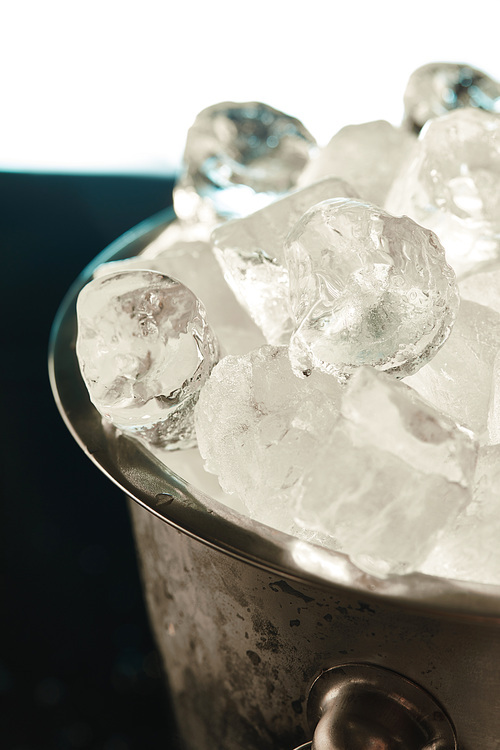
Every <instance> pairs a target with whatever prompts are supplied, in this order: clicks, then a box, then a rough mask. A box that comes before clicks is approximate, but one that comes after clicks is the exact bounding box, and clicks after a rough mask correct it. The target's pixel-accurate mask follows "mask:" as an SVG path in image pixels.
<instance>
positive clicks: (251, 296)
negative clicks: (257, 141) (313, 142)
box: [212, 178, 356, 345]
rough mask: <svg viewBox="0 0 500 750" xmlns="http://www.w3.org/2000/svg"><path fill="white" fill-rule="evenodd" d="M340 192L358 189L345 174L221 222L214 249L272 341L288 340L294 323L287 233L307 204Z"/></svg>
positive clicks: (350, 194)
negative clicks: (290, 296) (285, 248)
mask: <svg viewBox="0 0 500 750" xmlns="http://www.w3.org/2000/svg"><path fill="white" fill-rule="evenodd" d="M337 196H347V197H353V196H354V197H355V196H356V194H355V191H354V190H353V189H352V188H351V187H350V186H349V185H347V184H346V183H345V182H343V181H342V180H339V179H337V178H327V179H326V180H321V181H320V182H317V183H315V184H313V185H310V186H308V187H306V188H303V189H302V190H297V191H295V192H293V193H291V194H290V195H288V196H286V197H285V198H281V199H280V200H277V201H275V202H274V203H272V204H271V205H269V206H267V207H266V208H262V209H261V210H260V211H256V212H255V213H253V214H251V215H250V216H247V217H245V218H243V219H234V220H233V221H228V222H226V223H225V224H221V225H220V226H219V227H217V229H215V230H214V232H213V234H212V242H213V245H214V252H215V255H216V257H217V260H218V261H219V263H220V266H221V268H222V269H223V271H224V277H225V279H226V281H227V283H228V284H229V286H230V287H231V289H232V290H233V292H234V294H235V295H236V297H237V298H238V299H239V301H240V302H241V304H242V305H243V307H244V308H245V309H246V310H247V311H248V313H249V315H251V317H252V318H253V320H254V321H255V322H256V324H257V325H258V326H259V327H260V329H261V330H262V332H263V333H264V335H265V337H266V340H267V342H268V343H269V344H275V345H278V344H286V343H288V341H289V339H290V334H291V332H292V330H293V327H294V322H293V319H292V313H291V310H290V304H289V283H288V269H287V267H286V260H285V254H284V249H283V242H284V240H285V237H286V236H287V234H288V232H289V231H290V229H291V228H292V227H293V226H294V224H295V223H296V222H297V221H298V220H299V219H300V217H301V216H302V215H303V214H304V213H305V211H307V209H309V208H311V206H314V205H315V204H316V203H319V202H320V201H323V200H326V199H327V198H334V197H337Z"/></svg>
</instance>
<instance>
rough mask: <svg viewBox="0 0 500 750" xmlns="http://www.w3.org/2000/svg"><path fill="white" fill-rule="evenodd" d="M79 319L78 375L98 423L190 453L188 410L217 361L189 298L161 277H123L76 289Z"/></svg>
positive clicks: (198, 309) (201, 314) (132, 273)
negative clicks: (98, 416) (97, 414)
mask: <svg viewBox="0 0 500 750" xmlns="http://www.w3.org/2000/svg"><path fill="white" fill-rule="evenodd" d="M77 319H78V338H77V344H76V351H77V356H78V360H79V363H80V369H81V372H82V376H83V379H84V381H85V384H86V386H87V389H88V391H89V395H90V399H91V401H92V403H93V404H94V406H95V407H96V408H97V410H98V411H99V412H100V413H101V414H102V416H103V417H104V418H105V419H106V420H107V421H109V422H111V423H112V424H114V425H115V426H116V427H118V428H120V429H121V430H123V431H126V432H130V433H133V434H134V435H135V436H137V437H138V438H141V439H143V440H145V441H150V442H154V443H158V444H161V445H163V446H165V447H168V448H179V447H189V446H192V445H194V444H195V435H194V417H193V410H194V405H195V403H196V401H197V399H198V395H199V390H200V388H201V386H202V385H203V383H204V382H205V380H206V379H207V378H208V376H209V374H210V371H211V369H212V367H213V366H214V364H215V363H216V362H217V359H218V344H217V340H216V338H215V336H214V334H213V333H212V331H211V329H210V327H209V326H208V324H207V322H206V316H205V310H204V308H203V306H202V304H201V303H200V302H199V300H198V299H197V298H196V297H195V295H194V294H193V293H192V292H191V291H190V290H189V289H187V287H185V286H184V285H183V284H181V283H180V282H178V281H175V280H174V279H171V278H169V277H168V276H165V275H163V274H160V273H155V272H153V271H145V270H129V271H123V272H121V273H117V274H114V275H110V276H104V277H103V278H99V279H94V280H93V281H91V282H90V283H89V284H87V286H85V287H84V288H83V289H82V291H81V292H80V295H79V297H78V302H77Z"/></svg>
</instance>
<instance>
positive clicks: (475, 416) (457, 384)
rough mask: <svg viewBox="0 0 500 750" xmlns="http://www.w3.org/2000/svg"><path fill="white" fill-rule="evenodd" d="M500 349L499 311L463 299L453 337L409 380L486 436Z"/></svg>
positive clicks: (410, 383)
mask: <svg viewBox="0 0 500 750" xmlns="http://www.w3.org/2000/svg"><path fill="white" fill-rule="evenodd" d="M499 349H500V314H499V313H497V312H495V311H494V310H490V308H488V307H483V305H478V304H477V303H475V302H469V301H468V300H462V302H461V304H460V310H459V312H458V315H457V319H456V321H455V325H454V327H453V331H452V332H451V335H450V337H449V339H448V341H447V342H446V343H445V345H444V346H443V348H442V349H441V350H440V351H439V352H438V353H437V354H436V355H435V356H434V357H433V359H431V360H430V361H429V362H428V364H426V365H425V367H422V369H421V370H419V372H417V373H415V374H414V375H412V376H411V377H409V378H407V379H406V380H405V382H406V383H407V384H408V385H411V386H412V388H415V390H417V391H418V392H419V393H420V394H421V395H422V396H423V397H424V398H426V399H427V400H428V401H430V402H431V403H432V404H434V405H435V406H436V407H437V408H438V409H441V410H442V411H445V412H446V413H447V414H449V415H450V416H451V417H452V418H453V419H455V420H456V421H457V422H459V423H460V424H462V425H464V426H465V427H468V428H469V429H471V430H473V431H474V432H475V433H476V434H477V435H478V436H479V437H481V438H482V439H484V438H485V433H486V429H487V422H488V410H489V404H490V397H491V389H492V385H493V366H494V362H495V357H496V354H497V352H498V350H499Z"/></svg>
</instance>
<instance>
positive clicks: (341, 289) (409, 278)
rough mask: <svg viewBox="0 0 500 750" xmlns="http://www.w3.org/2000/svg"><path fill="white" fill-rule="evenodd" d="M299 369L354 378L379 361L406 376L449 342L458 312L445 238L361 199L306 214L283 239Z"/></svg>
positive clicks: (380, 365) (294, 351) (295, 359)
mask: <svg viewBox="0 0 500 750" xmlns="http://www.w3.org/2000/svg"><path fill="white" fill-rule="evenodd" d="M285 250H286V256H287V263H288V270H289V274H290V300H291V307H292V311H293V313H294V316H295V319H296V330H295V332H294V334H293V335H292V338H291V341H290V357H291V361H292V365H293V367H294V371H295V372H297V373H301V372H304V373H307V372H309V371H310V370H311V369H312V368H319V369H321V370H324V371H325V372H329V373H333V374H335V375H336V376H337V377H339V378H341V379H346V378H347V377H348V376H349V375H350V374H351V373H352V372H353V371H354V369H355V368H356V367H360V366H361V365H372V366H374V367H377V368H378V369H380V370H385V371H387V372H391V373H393V374H394V375H396V376H397V377H403V376H404V375H407V374H409V373H411V372H415V371H416V370H417V369H418V368H419V367H421V366H422V365H423V364H424V363H425V362H426V361H427V360H428V359H429V358H430V357H432V356H433V355H434V354H435V353H436V351H437V350H438V349H439V348H440V347H441V346H442V344H443V343H444V341H445V340H446V338H447V336H448V334H449V332H450V329H451V326H452V324H453V321H454V318H455V314H456V310H457V307H458V292H457V288H456V283H455V275H454V273H453V271H452V269H451V268H450V267H449V266H448V265H447V264H446V262H445V258H444V250H443V248H442V246H441V245H440V243H439V241H438V239H437V237H436V236H435V235H434V234H433V233H432V232H429V231H428V230H426V229H423V228H422V227H420V226H418V225H417V224H415V223H414V222H413V221H411V220H410V219H408V218H407V217H402V218H395V217H393V216H391V215H390V214H388V213H386V212H385V211H383V210H382V209H380V208H377V207H376V206H373V205H371V204H368V203H362V202H360V201H355V200H346V199H334V200H329V201H324V202H323V203H320V204H318V205H317V206H314V207H313V208H312V209H310V210H309V211H307V212H306V213H305V214H304V216H303V217H302V218H301V219H300V221H299V222H298V223H297V224H296V226H295V227H294V228H293V229H292V231H291V232H290V234H289V235H288V237H287V240H286V242H285Z"/></svg>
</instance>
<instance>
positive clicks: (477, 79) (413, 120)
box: [404, 62, 500, 132]
mask: <svg viewBox="0 0 500 750" xmlns="http://www.w3.org/2000/svg"><path fill="white" fill-rule="evenodd" d="M404 106H405V120H406V122H407V123H408V124H409V125H410V127H412V128H413V129H414V130H416V131H417V132H418V131H419V130H420V129H421V128H422V127H423V126H424V125H425V123H426V122H427V120H430V119H432V118H433V117H439V116H440V115H444V114H446V112H449V111H450V110H452V109H460V108H462V107H478V108H479V109H485V110H487V111H489V112H500V83H498V81H495V80H494V79H493V78H490V77H489V76H488V75H486V73H483V71H482V70H478V69H477V68H472V67H471V66H470V65H466V64H465V63H445V62H435V63H429V64H427V65H422V67H420V68H417V70H415V71H414V72H413V73H412V74H411V76H410V78H409V80H408V83H407V85H406V90H405V94H404Z"/></svg>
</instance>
